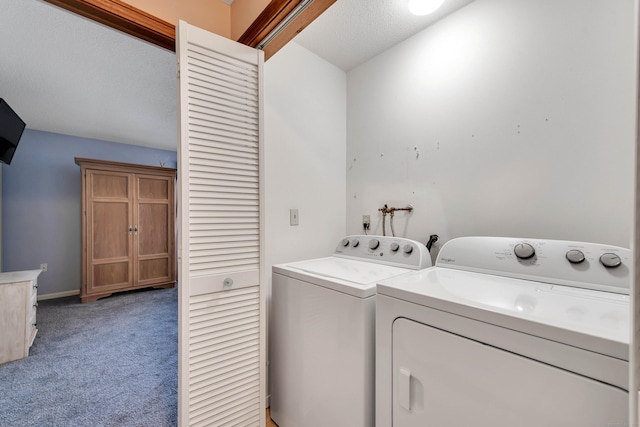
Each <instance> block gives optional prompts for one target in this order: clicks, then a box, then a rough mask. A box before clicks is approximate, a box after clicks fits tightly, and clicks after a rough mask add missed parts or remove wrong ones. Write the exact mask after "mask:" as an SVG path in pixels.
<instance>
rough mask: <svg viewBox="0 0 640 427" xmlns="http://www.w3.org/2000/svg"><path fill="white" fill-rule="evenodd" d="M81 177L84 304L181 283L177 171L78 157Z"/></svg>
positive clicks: (81, 298) (82, 286)
mask: <svg viewBox="0 0 640 427" xmlns="http://www.w3.org/2000/svg"><path fill="white" fill-rule="evenodd" d="M75 161H76V164H78V165H79V166H80V171H81V175H82V212H81V213H82V285H81V288H80V300H81V301H82V302H83V303H85V302H92V301H96V300H97V299H98V298H102V297H106V296H109V295H111V294H113V293H115V292H122V291H128V290H132V289H139V288H147V287H158V288H160V287H161V288H169V287H173V286H175V283H176V250H175V234H176V229H175V195H174V194H175V180H176V169H173V168H165V167H157V166H144V165H135V164H129V163H119V162H109V161H101V160H93V159H83V158H76V159H75Z"/></svg>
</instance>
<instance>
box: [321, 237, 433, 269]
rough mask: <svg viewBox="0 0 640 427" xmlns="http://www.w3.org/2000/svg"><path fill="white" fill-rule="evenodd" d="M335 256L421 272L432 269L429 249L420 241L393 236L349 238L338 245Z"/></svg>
mask: <svg viewBox="0 0 640 427" xmlns="http://www.w3.org/2000/svg"><path fill="white" fill-rule="evenodd" d="M333 254H334V256H339V257H345V258H355V259H361V260H363V261H369V262H377V263H380V264H387V265H393V266H398V267H404V268H409V269H413V270H421V269H423V268H427V267H431V256H430V255H429V250H428V249H427V247H426V246H425V245H424V244H423V243H420V242H418V241H415V240H410V239H405V238H402V237H391V236H366V235H354V236H347V237H345V238H344V239H342V240H341V241H340V243H338V246H336V250H335V251H334V253H333Z"/></svg>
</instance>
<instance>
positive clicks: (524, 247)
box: [513, 242, 536, 259]
mask: <svg viewBox="0 0 640 427" xmlns="http://www.w3.org/2000/svg"><path fill="white" fill-rule="evenodd" d="M513 253H514V254H516V256H517V257H518V258H520V259H529V258H531V257H532V256H534V255H535V254H536V250H535V249H534V248H533V246H531V245H530V244H528V243H524V242H522V243H518V244H517V245H516V246H515V247H514V248H513Z"/></svg>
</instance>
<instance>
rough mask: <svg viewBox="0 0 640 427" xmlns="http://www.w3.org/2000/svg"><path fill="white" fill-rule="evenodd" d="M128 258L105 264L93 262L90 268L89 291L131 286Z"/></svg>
mask: <svg viewBox="0 0 640 427" xmlns="http://www.w3.org/2000/svg"><path fill="white" fill-rule="evenodd" d="M130 265H131V263H130V262H129V259H128V258H127V259H126V260H123V261H116V262H109V263H106V264H94V265H93V268H92V280H91V282H90V283H91V286H90V288H89V291H101V290H110V289H118V288H122V287H123V286H131V283H130V280H129V278H130V276H131V272H130Z"/></svg>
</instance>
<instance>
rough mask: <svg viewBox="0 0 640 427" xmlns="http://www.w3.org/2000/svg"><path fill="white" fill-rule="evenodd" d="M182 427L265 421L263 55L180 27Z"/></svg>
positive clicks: (178, 32) (233, 424)
mask: <svg viewBox="0 0 640 427" xmlns="http://www.w3.org/2000/svg"><path fill="white" fill-rule="evenodd" d="M177 53H178V62H179V67H178V68H179V75H178V77H179V82H180V83H179V91H180V94H179V103H180V143H179V147H178V227H179V229H178V285H179V289H180V291H179V292H180V294H179V305H180V307H179V356H178V358H179V361H178V363H179V369H178V381H179V390H178V394H179V398H178V418H179V425H180V426H236V425H238V426H262V425H264V424H265V409H264V407H265V405H264V403H265V399H264V396H265V365H264V361H265V323H264V313H265V310H264V307H265V305H264V301H265V295H264V292H263V290H262V283H261V279H262V274H261V268H262V266H263V262H262V260H263V250H262V248H263V245H262V235H263V226H262V224H263V219H262V218H263V215H262V206H263V203H262V190H261V188H262V186H261V174H262V167H261V162H262V156H261V145H262V144H261V140H262V132H261V128H262V126H261V123H262V90H261V87H262V70H263V61H264V56H263V52H262V51H259V50H256V49H253V48H250V47H247V46H245V45H242V44H240V43H236V42H234V41H231V40H229V39H226V38H223V37H220V36H217V35H215V34H212V33H209V32H207V31H204V30H202V29H200V28H197V27H194V26H191V25H189V24H187V23H185V22H182V21H181V22H180V23H179V25H178V28H177Z"/></svg>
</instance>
